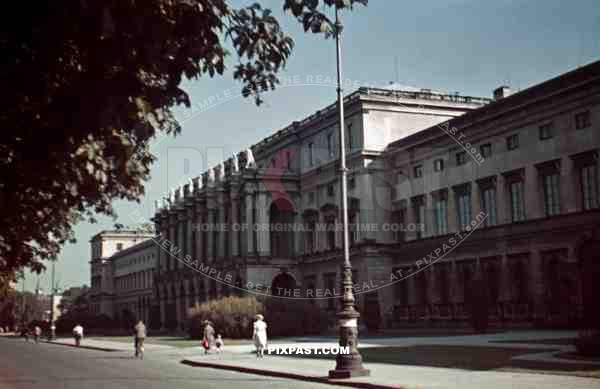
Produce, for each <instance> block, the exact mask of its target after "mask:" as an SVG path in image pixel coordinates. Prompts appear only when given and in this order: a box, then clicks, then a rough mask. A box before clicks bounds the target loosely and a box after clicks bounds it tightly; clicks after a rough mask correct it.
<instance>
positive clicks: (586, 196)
mask: <svg viewBox="0 0 600 389" xmlns="http://www.w3.org/2000/svg"><path fill="white" fill-rule="evenodd" d="M580 176H581V194H582V196H583V209H584V210H588V209H594V208H598V170H597V168H596V165H587V166H583V167H582V168H581V169H580Z"/></svg>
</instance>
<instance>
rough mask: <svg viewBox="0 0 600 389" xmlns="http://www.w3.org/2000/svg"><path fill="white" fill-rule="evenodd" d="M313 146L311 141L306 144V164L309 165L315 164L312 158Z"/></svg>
mask: <svg viewBox="0 0 600 389" xmlns="http://www.w3.org/2000/svg"><path fill="white" fill-rule="evenodd" d="M313 147H314V145H313V144H312V143H309V144H308V165H309V166H314V165H315V161H314V159H313V157H314V155H313Z"/></svg>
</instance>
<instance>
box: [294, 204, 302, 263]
mask: <svg viewBox="0 0 600 389" xmlns="http://www.w3.org/2000/svg"><path fill="white" fill-rule="evenodd" d="M293 223H294V227H295V228H296V231H292V234H293V239H294V251H293V253H294V255H295V256H300V255H303V254H304V242H303V239H302V238H303V232H302V230H301V229H300V225H301V224H302V216H301V215H300V212H298V210H296V211H294V216H293Z"/></svg>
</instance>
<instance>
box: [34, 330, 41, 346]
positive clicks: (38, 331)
mask: <svg viewBox="0 0 600 389" xmlns="http://www.w3.org/2000/svg"><path fill="white" fill-rule="evenodd" d="M40 336H42V329H41V328H40V326H35V327H33V339H34V340H35V343H38V342H39V341H40Z"/></svg>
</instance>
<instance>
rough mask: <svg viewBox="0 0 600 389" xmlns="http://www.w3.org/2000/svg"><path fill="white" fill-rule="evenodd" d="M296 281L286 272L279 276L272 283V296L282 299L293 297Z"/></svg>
mask: <svg viewBox="0 0 600 389" xmlns="http://www.w3.org/2000/svg"><path fill="white" fill-rule="evenodd" d="M295 288H296V280H295V279H294V277H292V276H291V274H289V273H287V272H284V273H280V274H278V275H277V276H276V277H275V278H274V279H273V282H272V283H271V294H272V295H273V296H280V297H293V296H294V289H295Z"/></svg>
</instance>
